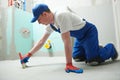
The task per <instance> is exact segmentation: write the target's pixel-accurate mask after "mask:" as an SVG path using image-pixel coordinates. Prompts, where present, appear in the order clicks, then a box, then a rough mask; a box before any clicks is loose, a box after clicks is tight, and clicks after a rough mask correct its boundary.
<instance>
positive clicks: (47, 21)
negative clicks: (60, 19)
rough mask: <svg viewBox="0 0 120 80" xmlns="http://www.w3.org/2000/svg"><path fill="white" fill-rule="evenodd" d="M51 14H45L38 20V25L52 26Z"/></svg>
mask: <svg viewBox="0 0 120 80" xmlns="http://www.w3.org/2000/svg"><path fill="white" fill-rule="evenodd" d="M49 14H50V13H48V12H43V13H42V14H41V15H40V16H39V18H38V23H39V24H44V25H48V24H50V16H49Z"/></svg>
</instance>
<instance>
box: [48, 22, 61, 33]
mask: <svg viewBox="0 0 120 80" xmlns="http://www.w3.org/2000/svg"><path fill="white" fill-rule="evenodd" d="M50 27H51V28H52V29H53V30H54V31H56V32H58V33H60V28H58V29H57V28H56V27H55V26H54V25H52V24H50Z"/></svg>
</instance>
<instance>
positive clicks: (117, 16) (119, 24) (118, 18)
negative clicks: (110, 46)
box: [112, 0, 120, 53]
mask: <svg viewBox="0 0 120 80" xmlns="http://www.w3.org/2000/svg"><path fill="white" fill-rule="evenodd" d="M112 3H113V12H114V21H115V30H116V42H117V49H118V52H119V53H120V0H113V2H112Z"/></svg>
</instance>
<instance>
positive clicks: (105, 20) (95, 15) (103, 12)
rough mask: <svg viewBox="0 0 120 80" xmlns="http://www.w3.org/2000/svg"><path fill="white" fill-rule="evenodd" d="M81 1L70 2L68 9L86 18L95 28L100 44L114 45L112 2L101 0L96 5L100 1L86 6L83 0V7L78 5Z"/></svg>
mask: <svg viewBox="0 0 120 80" xmlns="http://www.w3.org/2000/svg"><path fill="white" fill-rule="evenodd" d="M79 1H80V2H79ZM82 1H83V0H76V1H74V0H70V2H69V5H68V7H69V8H70V9H71V10H72V11H74V12H75V13H76V14H78V15H79V16H81V17H83V18H86V19H87V20H88V21H90V22H92V23H94V24H95V25H96V26H97V28H98V32H99V40H100V44H102V45H105V44H106V43H108V42H113V43H115V44H116V34H115V26H114V16H113V9H112V1H110V0H109V1H107V0H105V1H104V0H103V2H100V3H99V4H98V2H99V1H100V0H95V1H96V2H94V4H92V3H89V4H88V5H86V4H85V1H88V0H85V1H84V2H83V4H85V5H79V3H81V2H82ZM91 1H93V0H91ZM89 2H90V1H89Z"/></svg>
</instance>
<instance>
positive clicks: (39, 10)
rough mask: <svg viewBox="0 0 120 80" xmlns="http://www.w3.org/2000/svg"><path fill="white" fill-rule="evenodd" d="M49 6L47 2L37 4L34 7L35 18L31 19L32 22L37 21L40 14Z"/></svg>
mask: <svg viewBox="0 0 120 80" xmlns="http://www.w3.org/2000/svg"><path fill="white" fill-rule="evenodd" d="M48 9H49V8H48V6H47V5H46V4H37V5H36V6H35V7H34V8H33V9H32V12H33V18H32V20H31V23H33V22H35V21H36V20H37V19H38V18H39V16H40V15H41V14H42V13H43V12H44V11H46V10H48Z"/></svg>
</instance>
